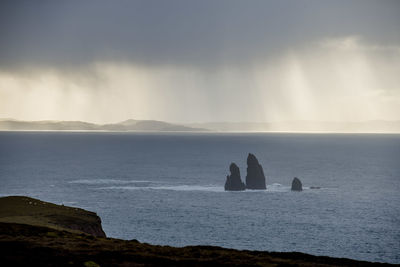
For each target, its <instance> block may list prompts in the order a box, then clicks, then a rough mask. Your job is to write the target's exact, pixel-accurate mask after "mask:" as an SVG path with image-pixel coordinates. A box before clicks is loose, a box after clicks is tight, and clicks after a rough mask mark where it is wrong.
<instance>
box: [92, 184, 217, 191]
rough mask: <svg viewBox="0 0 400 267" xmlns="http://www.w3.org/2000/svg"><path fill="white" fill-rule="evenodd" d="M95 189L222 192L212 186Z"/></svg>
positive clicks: (112, 188) (109, 188)
mask: <svg viewBox="0 0 400 267" xmlns="http://www.w3.org/2000/svg"><path fill="white" fill-rule="evenodd" d="M97 189H103V190H173V191H204V192H224V188H223V187H222V186H213V185H206V186H203V185H175V186H171V185H163V186H109V187H101V188H97Z"/></svg>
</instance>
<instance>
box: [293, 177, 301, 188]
mask: <svg viewBox="0 0 400 267" xmlns="http://www.w3.org/2000/svg"><path fill="white" fill-rule="evenodd" d="M292 191H303V185H302V184H301V181H300V180H299V178H297V177H294V179H293V182H292Z"/></svg>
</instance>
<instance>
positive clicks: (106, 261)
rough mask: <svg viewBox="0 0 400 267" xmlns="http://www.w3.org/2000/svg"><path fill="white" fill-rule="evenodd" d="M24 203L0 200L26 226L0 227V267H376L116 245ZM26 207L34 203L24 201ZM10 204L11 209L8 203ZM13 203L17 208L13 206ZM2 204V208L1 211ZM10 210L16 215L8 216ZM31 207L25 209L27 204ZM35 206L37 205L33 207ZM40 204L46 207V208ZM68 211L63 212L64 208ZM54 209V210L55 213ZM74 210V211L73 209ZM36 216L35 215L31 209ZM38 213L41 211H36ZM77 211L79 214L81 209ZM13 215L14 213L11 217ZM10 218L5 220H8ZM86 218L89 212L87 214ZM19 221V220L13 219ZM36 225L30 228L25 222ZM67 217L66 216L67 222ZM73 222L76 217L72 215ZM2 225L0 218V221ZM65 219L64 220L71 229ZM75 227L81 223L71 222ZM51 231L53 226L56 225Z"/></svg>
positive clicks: (293, 256)
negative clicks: (23, 214)
mask: <svg viewBox="0 0 400 267" xmlns="http://www.w3.org/2000/svg"><path fill="white" fill-rule="evenodd" d="M26 199H28V198H24V197H11V198H10V197H9V198H6V200H7V201H4V198H1V199H0V207H1V210H2V211H1V214H3V215H4V214H5V215H10V213H12V214H15V212H17V214H20V213H21V212H26V214H30V215H26V216H25V218H26V221H25V222H24V221H22V220H21V218H17V219H18V222H19V223H16V222H12V217H13V216H3V217H2V218H8V219H7V220H8V222H0V264H1V266H21V265H22V266H26V265H30V266H32V265H33V266H36V265H38V266H377V265H381V266H382V265H386V264H379V263H370V262H361V261H355V260H350V259H338V258H330V257H321V256H312V255H308V254H303V253H296V252H294V253H290V252H282V253H276V252H275V253H271V252H260V251H239V250H234V249H225V248H220V247H212V246H188V247H183V248H175V247H169V246H155V245H150V244H144V243H140V242H138V241H136V240H131V241H127V240H120V239H113V238H106V237H95V236H93V235H91V234H87V233H84V232H83V231H80V232H78V231H76V230H75V229H70V228H67V227H65V223H63V222H61V224H63V225H64V227H63V229H61V228H60V229H57V227H55V226H54V222H53V223H51V225H50V226H51V227H48V226H43V225H42V226H40V225H38V224H40V223H38V221H39V222H42V224H44V225H46V224H48V223H47V218H49V217H48V215H50V210H52V211H53V212H54V214H55V216H56V217H58V216H59V214H64V213H65V212H66V210H68V209H73V210H75V208H70V207H63V206H58V205H54V206H52V207H51V208H50V209H49V210H48V211H45V210H44V211H45V213H44V214H43V216H41V214H40V213H36V212H34V211H28V210H26V207H25V205H22V206H21V204H20V202H21V201H25V200H26ZM29 200H30V202H32V200H33V201H36V202H39V201H40V200H35V199H29ZM13 202H15V203H17V204H13ZM18 203H19V204H18ZM4 205H6V206H4ZM11 205H13V208H15V209H17V211H11ZM29 205H31V204H29ZM37 205H38V204H37ZM45 205H48V204H47V203H46V204H45ZM65 208H68V209H65ZM59 209H60V210H59ZM78 210H80V209H78ZM36 211H38V210H36ZM42 211H43V209H42ZM82 211H83V210H82ZM13 212H14V213H13ZM12 214H11V215H12ZM89 214H90V212H89ZM16 217H19V216H16ZM31 217H34V218H35V219H34V220H33V221H34V222H35V223H36V225H30V224H29V223H30V218H31ZM69 218H70V219H71V218H72V217H71V216H70V217H69ZM77 218H78V219H80V218H81V216H77ZM3 221H4V219H3ZM71 222H72V221H71V220H70V221H69V223H70V225H71ZM73 223H76V224H79V223H82V221H80V220H78V221H75V222H72V224H73ZM56 226H57V225H56Z"/></svg>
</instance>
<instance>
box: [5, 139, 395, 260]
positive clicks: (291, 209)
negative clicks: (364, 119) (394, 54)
mask: <svg viewBox="0 0 400 267" xmlns="http://www.w3.org/2000/svg"><path fill="white" fill-rule="evenodd" d="M249 152H251V153H254V154H255V155H256V156H257V158H258V160H259V162H260V163H261V164H262V166H263V168H264V173H265V175H266V177H267V185H268V188H267V190H266V191H258V190H252V191H245V192H225V191H224V190H223V186H224V183H225V179H226V175H227V174H228V167H229V164H230V163H231V162H235V163H236V164H237V165H238V166H239V167H240V170H241V175H242V179H243V180H244V179H245V176H246V158H247V154H248V153H249ZM295 176H297V177H299V178H300V180H301V181H302V183H303V186H304V191H303V192H291V191H290V184H291V181H292V179H293V177H295ZM311 186H318V187H321V188H320V189H310V187H311ZM399 192H400V135H374V134H281V133H273V134H272V133H268V134H265V133H257V134H221V133H220V134H216V133H203V134H195V133H190V134H183V133H79V132H70V133H65V132H0V195H1V196H6V195H28V196H31V197H35V198H40V199H42V200H45V201H50V202H54V203H58V204H61V203H63V204H65V205H70V206H76V207H81V208H84V209H88V210H91V211H95V212H97V214H98V215H99V216H100V217H101V219H102V222H103V228H104V230H105V232H106V234H107V235H108V236H110V237H115V238H122V239H137V240H139V241H141V242H147V243H151V244H161V245H171V246H186V245H217V246H222V247H228V248H236V249H250V250H267V251H300V252H305V253H310V254H315V255H327V256H334V257H348V258H353V259H359V260H368V261H379V262H390V263H400V193H399Z"/></svg>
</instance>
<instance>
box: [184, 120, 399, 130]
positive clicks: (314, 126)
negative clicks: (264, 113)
mask: <svg viewBox="0 0 400 267" xmlns="http://www.w3.org/2000/svg"><path fill="white" fill-rule="evenodd" d="M188 126H191V127H200V128H206V129H209V130H211V131H218V132H337V133H400V121H385V120H374V121H362V122H324V121H286V122H269V123H263V122H211V123H192V124H188Z"/></svg>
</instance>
